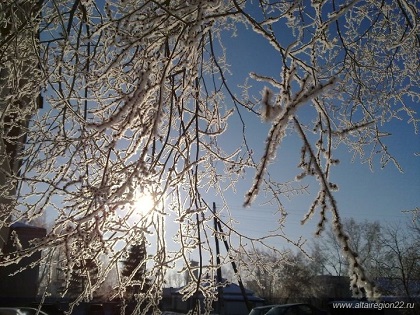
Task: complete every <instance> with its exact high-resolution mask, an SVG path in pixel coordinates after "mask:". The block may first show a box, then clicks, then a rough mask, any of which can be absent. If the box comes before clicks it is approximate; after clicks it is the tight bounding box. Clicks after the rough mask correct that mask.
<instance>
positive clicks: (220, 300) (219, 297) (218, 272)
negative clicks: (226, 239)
mask: <svg viewBox="0 0 420 315" xmlns="http://www.w3.org/2000/svg"><path fill="white" fill-rule="evenodd" d="M213 221H214V241H215V242H216V266H217V267H216V268H217V269H216V275H217V279H216V280H217V309H216V311H217V314H221V311H222V303H223V288H222V286H221V285H222V269H221V264H220V247H219V236H218V228H217V227H218V225H219V222H218V220H217V216H216V203H215V202H213Z"/></svg>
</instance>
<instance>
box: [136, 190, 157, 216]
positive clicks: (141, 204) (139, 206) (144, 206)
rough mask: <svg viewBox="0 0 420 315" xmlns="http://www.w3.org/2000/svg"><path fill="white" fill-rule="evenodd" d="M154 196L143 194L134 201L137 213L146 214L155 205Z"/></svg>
mask: <svg viewBox="0 0 420 315" xmlns="http://www.w3.org/2000/svg"><path fill="white" fill-rule="evenodd" d="M154 204H155V203H154V201H153V196H152V195H150V194H142V195H140V196H139V197H138V198H137V200H136V201H135V202H134V208H135V211H136V213H137V214H139V215H146V214H148V213H149V212H150V211H151V210H152V209H153V207H154Z"/></svg>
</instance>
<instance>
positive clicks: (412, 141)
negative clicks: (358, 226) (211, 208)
mask: <svg viewBox="0 0 420 315" xmlns="http://www.w3.org/2000/svg"><path fill="white" fill-rule="evenodd" d="M237 34H238V36H236V37H231V38H228V40H226V41H225V45H226V51H227V63H228V64H230V65H231V68H230V69H231V72H232V75H228V76H227V80H228V83H230V85H231V86H235V85H238V84H242V83H243V82H244V80H245V78H246V77H247V75H248V73H249V72H250V71H257V72H259V73H262V74H270V75H273V76H277V77H278V73H279V72H280V71H281V68H280V62H279V60H278V59H277V58H278V57H277V55H276V53H275V52H274V51H273V48H272V47H271V46H270V45H269V44H267V43H266V42H265V41H264V40H263V39H261V38H260V37H259V35H257V34H255V33H253V32H252V31H251V30H246V29H244V28H243V27H239V31H238V33H237ZM261 88H262V85H261V86H258V87H255V89H252V90H251V91H253V92H254V93H256V96H257V97H258V96H259V95H260V94H259V93H260V91H261ZM235 92H236V93H237V94H238V95H240V89H239V88H238V89H237V90H236V91H235ZM243 115H244V117H245V119H247V126H246V128H247V133H248V136H249V139H250V142H251V143H252V145H253V147H254V148H256V149H258V148H259V150H260V151H257V152H256V155H257V154H258V153H260V154H261V153H262V150H263V149H264V141H265V138H266V136H267V132H268V129H269V127H270V125H269V124H267V123H263V122H261V121H260V120H259V119H258V118H256V117H253V116H252V115H249V114H247V113H245V112H244V113H243ZM299 115H306V114H305V113H304V112H302V111H301V112H298V116H299ZM232 124H234V125H235V124H237V128H236V130H237V134H234V135H233V134H228V136H227V137H226V138H225V140H224V141H225V145H226V146H227V147H228V146H229V142H237V141H240V131H241V130H240V129H241V126H240V125H239V120H235V118H233V120H232V121H231V122H230V127H232ZM383 130H385V131H387V132H389V133H391V134H392V135H391V136H389V137H386V138H383V141H384V143H385V144H386V145H387V146H388V148H389V150H390V152H391V153H392V154H393V155H394V156H395V157H396V158H397V160H398V162H399V163H400V165H401V167H402V168H403V170H404V172H403V173H401V172H399V170H398V169H397V168H396V167H395V166H394V165H393V164H392V163H389V164H388V165H387V166H386V167H385V168H381V165H380V163H379V157H377V158H375V163H374V164H373V169H371V168H370V166H369V165H368V164H367V163H362V160H361V159H360V157H355V158H354V159H353V158H352V154H351V153H350V152H349V149H348V148H347V147H345V146H344V145H341V146H340V147H339V148H338V149H337V150H336V151H335V154H337V156H336V157H337V158H339V159H340V164H339V165H338V166H335V167H334V168H333V171H332V180H333V182H335V183H337V184H338V185H339V191H338V192H336V193H335V197H336V199H337V201H338V205H339V209H340V213H341V216H342V217H343V218H350V217H353V218H355V219H356V220H360V221H364V220H369V221H379V222H381V223H383V224H384V225H386V224H388V223H390V222H404V223H405V222H407V221H408V220H410V219H411V216H410V215H408V214H404V213H403V212H402V211H403V210H411V209H414V208H416V207H419V205H420V193H419V192H420V157H419V156H416V155H415V153H416V152H417V153H419V152H420V137H419V135H416V134H415V132H414V128H413V126H412V125H409V124H407V123H406V121H402V122H401V121H394V122H391V123H388V124H387V125H384V126H383ZM300 146H301V142H300V140H299V139H298V138H297V136H296V135H291V136H290V135H289V136H287V137H286V138H285V139H284V142H283V143H282V145H281V148H280V150H279V152H278V153H277V158H276V161H275V162H274V163H273V164H272V165H271V171H270V172H271V174H272V175H274V176H276V177H277V178H289V179H293V178H294V176H295V175H296V174H298V173H299V170H298V169H297V163H298V161H299V160H298V159H299V155H300ZM256 160H257V161H258V158H256ZM251 173H252V172H251ZM250 175H251V174H250ZM250 185H251V182H250V181H249V180H244V181H243V182H241V183H239V184H238V186H237V193H236V194H233V193H229V194H228V195H227V200H228V204H229V208H230V210H231V211H232V214H233V215H234V217H235V219H236V220H237V221H238V222H239V224H238V225H237V226H236V227H237V228H238V229H239V230H240V231H241V232H243V233H244V234H247V235H250V236H262V235H264V234H267V232H269V231H270V230H274V229H276V228H277V218H278V216H279V215H278V214H276V208H275V207H273V206H270V205H260V204H259V202H258V201H261V198H259V199H257V201H256V202H254V204H253V206H251V207H250V208H243V207H242V204H243V200H244V198H243V196H244V195H245V193H246V192H247V190H248V189H249V188H250ZM312 187H313V189H310V190H309V194H306V195H301V196H297V197H294V198H292V199H291V200H290V201H288V200H287V199H284V200H283V201H284V206H285V207H286V210H287V211H288V213H289V215H288V219H287V224H286V228H285V232H286V233H287V234H288V235H289V236H291V237H292V238H295V239H296V238H298V237H299V236H301V235H303V236H304V237H307V238H308V239H310V238H312V237H313V234H314V232H315V230H316V224H317V223H318V218H319V217H318V215H316V216H315V217H314V218H313V219H312V220H311V221H310V222H308V223H307V224H306V225H305V226H302V225H301V224H300V220H301V219H302V218H303V216H304V214H305V213H306V211H307V210H308V209H309V206H310V204H311V202H312V200H313V199H314V198H315V197H316V193H317V188H318V187H317V184H316V183H315V185H314V182H312ZM216 203H218V201H217V200H216ZM276 242H277V241H276ZM276 245H277V244H276ZM285 245H286V244H285V243H284V242H282V241H281V240H279V241H278V247H280V248H281V247H283V246H285Z"/></svg>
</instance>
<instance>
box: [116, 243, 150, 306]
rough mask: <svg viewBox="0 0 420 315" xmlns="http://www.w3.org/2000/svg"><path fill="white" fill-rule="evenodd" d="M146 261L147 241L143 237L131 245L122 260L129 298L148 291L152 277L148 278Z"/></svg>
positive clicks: (127, 296)
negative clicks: (126, 255)
mask: <svg viewBox="0 0 420 315" xmlns="http://www.w3.org/2000/svg"><path fill="white" fill-rule="evenodd" d="M146 262H147V252H146V243H145V240H144V239H143V240H142V241H141V242H140V243H139V244H133V245H131V247H130V249H129V251H128V257H127V258H126V259H125V260H123V262H122V265H123V269H122V272H121V275H122V276H123V282H124V283H125V288H126V295H125V297H126V298H127V299H129V300H132V299H134V298H135V297H136V296H137V295H138V294H140V293H144V292H147V290H148V289H149V287H150V279H147V278H146Z"/></svg>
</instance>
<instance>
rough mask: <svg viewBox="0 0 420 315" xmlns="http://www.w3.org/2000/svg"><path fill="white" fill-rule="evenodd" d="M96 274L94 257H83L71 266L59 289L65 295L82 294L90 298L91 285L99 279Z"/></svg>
mask: <svg viewBox="0 0 420 315" xmlns="http://www.w3.org/2000/svg"><path fill="white" fill-rule="evenodd" d="M98 274H99V270H98V263H97V262H96V261H95V260H94V259H85V260H83V261H81V262H80V263H78V264H75V265H74V266H73V269H72V270H71V272H70V273H69V275H70V277H69V278H68V279H66V281H64V282H63V283H62V285H63V286H64V287H63V288H62V290H61V291H62V293H64V295H65V296H66V297H70V298H77V297H79V296H84V297H85V299H86V300H90V299H91V298H92V297H91V295H90V294H91V293H92V292H94V291H93V290H92V287H94V286H95V285H97V282H98V281H99V277H98Z"/></svg>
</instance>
